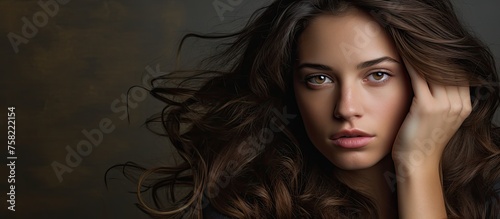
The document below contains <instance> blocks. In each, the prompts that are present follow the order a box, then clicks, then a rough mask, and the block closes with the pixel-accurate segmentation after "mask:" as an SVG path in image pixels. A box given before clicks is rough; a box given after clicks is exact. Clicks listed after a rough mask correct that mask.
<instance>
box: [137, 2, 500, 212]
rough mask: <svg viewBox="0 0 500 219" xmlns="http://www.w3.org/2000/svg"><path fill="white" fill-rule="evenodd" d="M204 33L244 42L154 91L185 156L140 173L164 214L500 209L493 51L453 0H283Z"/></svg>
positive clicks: (147, 206)
mask: <svg viewBox="0 0 500 219" xmlns="http://www.w3.org/2000/svg"><path fill="white" fill-rule="evenodd" d="M192 36H195V37H201V38H216V39H230V40H232V41H230V42H229V43H228V44H223V45H227V48H226V50H224V51H223V52H222V53H221V54H220V55H219V56H216V57H213V58H212V59H209V60H208V62H206V63H209V64H210V65H207V66H206V67H205V70H203V71H193V72H192V73H193V74H192V75H191V76H189V77H187V76H184V75H183V76H181V78H182V77H186V79H185V80H182V82H181V83H179V84H178V85H176V86H156V87H155V88H154V89H152V90H151V93H152V95H154V96H155V97H157V98H158V99H160V100H162V101H164V102H165V103H167V107H166V108H165V109H164V110H163V111H162V112H161V114H160V115H159V116H158V117H157V118H156V119H153V120H151V121H150V122H154V121H161V123H162V125H163V127H164V131H165V132H166V135H167V136H168V137H169V139H170V140H171V142H172V144H173V146H174V147H175V148H176V150H177V151H178V153H179V155H180V157H181V158H182V162H180V163H179V164H178V165H177V166H173V167H160V168H155V169H150V170H147V171H145V172H144V173H143V174H142V175H141V178H140V180H139V182H138V184H139V187H138V193H139V194H138V196H139V202H140V203H139V206H140V207H141V208H142V209H143V210H145V211H146V212H147V213H149V214H150V215H152V216H158V217H162V216H165V217H167V216H172V217H184V218H200V217H203V216H206V217H208V218H211V217H221V218H223V217H229V218H271V217H272V218H274V217H276V218H398V217H400V218H445V217H450V218H497V217H499V216H500V215H499V212H500V208H499V203H498V200H499V198H500V197H499V196H498V195H497V194H496V193H495V192H496V191H495V182H497V181H498V180H499V179H500V169H499V168H498V167H499V164H500V147H499V140H500V139H499V135H498V131H497V129H496V126H494V125H493V124H492V117H493V114H494V112H495V110H496V108H497V105H498V98H499V97H498V93H499V90H498V89H499V88H498V77H497V74H496V69H495V65H494V60H493V58H492V56H491V54H490V52H489V51H488V50H487V48H486V47H485V46H484V45H483V44H481V43H480V42H479V40H477V39H476V38H474V37H473V36H471V35H470V34H469V33H468V32H467V31H466V30H464V28H463V27H462V26H461V24H460V23H459V22H458V19H457V17H456V16H455V14H454V11H453V8H452V5H451V3H450V2H449V1H447V0H445V1H434V0H432V1H431V0H411V1H386V0H351V1H347V0H281V1H275V2H274V3H272V4H271V5H269V6H268V7H265V8H263V9H262V10H259V11H257V12H256V13H255V14H254V16H253V17H252V18H251V19H250V22H249V23H248V25H247V26H246V27H245V28H244V29H242V30H241V31H239V32H237V33H235V34H232V35H227V36H197V35H188V36H186V37H185V38H188V37H192ZM181 45H182V43H181ZM177 73H181V72H177ZM182 73H184V74H185V73H186V72H182ZM174 78H178V77H174V74H170V75H166V76H164V77H161V78H158V79H156V80H154V81H153V83H152V84H155V85H159V84H160V83H158V82H161V81H169V83H170V81H171V80H172V79H174ZM200 79H203V80H205V81H204V83H203V86H201V87H195V86H188V84H189V83H187V82H190V81H195V80H200ZM149 124H151V123H149ZM158 174H159V175H158ZM153 175H154V176H153ZM143 187H145V188H153V200H154V202H153V203H148V202H147V201H145V200H144V199H143V194H141V191H142V188H143ZM161 188H166V190H159V189H161ZM160 191H162V192H160ZM163 191H165V193H163Z"/></svg>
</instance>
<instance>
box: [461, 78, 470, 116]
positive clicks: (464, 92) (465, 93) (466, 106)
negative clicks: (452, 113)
mask: <svg viewBox="0 0 500 219" xmlns="http://www.w3.org/2000/svg"><path fill="white" fill-rule="evenodd" d="M458 93H459V95H460V99H461V100H462V105H463V107H462V113H461V114H460V116H461V117H462V118H463V119H465V118H466V117H467V116H469V114H470V113H471V111H472V102H471V97H470V87H469V86H461V87H458Z"/></svg>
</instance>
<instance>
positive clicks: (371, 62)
mask: <svg viewBox="0 0 500 219" xmlns="http://www.w3.org/2000/svg"><path fill="white" fill-rule="evenodd" d="M381 62H394V63H399V61H398V60H396V59H394V58H391V57H389V56H384V57H380V58H377V59H373V60H368V61H365V62H362V63H359V64H358V65H357V66H356V68H357V69H363V68H368V67H370V66H373V65H376V64H379V63H381ZM302 68H312V69H316V70H323V71H333V70H332V68H331V67H330V66H327V65H322V64H316V63H302V64H300V65H299V66H297V68H296V69H297V70H300V69H302Z"/></svg>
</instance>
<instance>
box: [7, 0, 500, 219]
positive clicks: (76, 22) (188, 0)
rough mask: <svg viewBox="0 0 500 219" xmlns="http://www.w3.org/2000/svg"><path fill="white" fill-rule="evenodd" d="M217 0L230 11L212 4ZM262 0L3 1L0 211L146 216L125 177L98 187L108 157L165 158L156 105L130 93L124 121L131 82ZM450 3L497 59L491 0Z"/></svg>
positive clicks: (161, 68) (232, 25)
mask: <svg viewBox="0 0 500 219" xmlns="http://www.w3.org/2000/svg"><path fill="white" fill-rule="evenodd" d="M214 2H218V3H222V4H227V5H228V6H229V9H230V10H228V11H225V12H223V13H220V11H219V13H218V11H217V10H216V9H215V8H214V6H213V4H214ZM231 2H233V3H234V2H238V1H231ZM268 2H269V1H265V0H259V1H255V0H241V1H239V3H238V4H233V5H231V4H230V3H229V1H227V0H142V1H134V0H121V1H118V0H79V1H78V0H57V1H56V0H22V1H21V0H0V36H1V37H0V58H1V59H0V75H1V80H0V84H1V87H2V88H1V89H2V92H1V94H0V98H1V99H0V100H1V107H2V108H1V109H0V112H1V113H0V115H2V120H1V121H3V122H1V124H2V125H1V126H0V130H1V132H2V134H1V137H0V139H2V145H4V146H2V149H1V151H2V152H1V155H2V156H1V157H0V160H1V161H0V164H1V168H0V194H2V195H0V197H1V198H0V201H1V202H2V203H3V204H2V206H1V207H2V209H1V210H0V212H1V213H0V218H147V217H146V216H145V215H144V214H142V213H141V212H140V211H139V210H137V208H135V206H134V205H133V203H134V202H135V201H136V199H135V196H134V195H131V194H127V193H126V191H127V190H129V189H131V188H133V187H132V185H131V184H129V183H127V182H126V181H123V180H113V181H111V182H110V184H111V189H110V190H106V189H105V187H104V172H105V171H106V169H107V168H108V167H110V166H112V165H114V164H117V163H124V162H126V161H136V162H139V163H142V164H145V165H149V166H152V165H154V164H158V163H168V162H171V160H172V159H171V155H170V154H171V153H170V150H169V148H168V147H167V145H168V141H167V140H165V139H163V138H159V137H156V136H155V135H153V134H151V133H149V132H148V131H147V130H146V129H145V128H144V127H143V126H142V124H143V122H144V120H145V119H146V118H147V117H148V116H149V115H151V114H153V113H155V112H157V111H158V110H159V107H160V106H161V105H159V104H158V103H157V102H156V101H154V100H153V99H152V98H151V97H147V96H145V92H144V91H141V90H132V91H131V93H130V95H129V101H130V102H129V104H130V105H129V109H130V124H129V123H128V122H127V119H126V116H125V115H126V114H125V109H126V108H125V100H126V98H127V95H126V94H127V90H128V88H129V87H131V86H133V85H146V84H143V81H144V80H147V79H148V78H151V77H152V76H155V75H158V74H161V73H162V72H166V71H168V70H171V68H172V63H173V62H172V58H173V56H174V55H175V49H176V45H177V43H178V41H179V38H180V37H181V36H182V35H183V34H185V33H188V32H197V33H210V32H214V31H219V32H221V31H234V30H236V29H237V27H239V26H241V25H242V24H243V22H244V21H245V20H246V18H248V16H249V15H250V14H251V12H252V11H254V10H255V9H256V8H258V7H260V6H263V5H265V4H267V3H268ZM454 2H455V5H456V6H457V11H458V13H459V16H460V17H461V18H462V20H463V21H464V22H465V23H466V24H467V26H468V27H469V28H470V29H471V30H473V31H474V32H475V33H476V34H477V35H478V36H479V37H480V38H481V39H483V40H484V41H485V42H486V43H487V44H488V45H489V46H490V48H491V49H492V50H493V52H494V54H495V56H496V58H497V62H499V61H498V60H499V59H498V57H500V44H499V43H500V29H499V25H498V21H500V14H499V13H498V12H497V11H498V9H499V8H500V7H499V5H500V4H499V1H496V0H481V1H465V0H459V1H454ZM203 54H206V50H202V51H199V52H191V53H188V54H187V55H186V56H185V57H199V56H200V55H203ZM188 60H189V59H188ZM497 66H498V64H497ZM9 106H15V107H16V109H15V113H16V150H15V153H16V154H15V155H16V156H17V160H16V166H15V167H16V169H15V179H16V182H15V205H16V206H15V210H16V211H15V212H11V211H9V210H7V207H8V206H9V205H10V204H9V203H8V202H6V200H8V199H9V195H6V194H7V193H9V192H10V189H9V186H10V185H11V184H10V183H8V176H9V175H10V173H9V172H10V169H9V167H8V166H6V164H7V163H8V162H9V161H8V160H7V156H8V154H7V146H6V145H5V142H6V137H7V135H6V133H7V125H6V124H7V116H6V114H7V107H9ZM497 121H498V120H497ZM54 167H56V168H57V171H54Z"/></svg>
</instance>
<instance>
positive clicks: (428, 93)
mask: <svg viewBox="0 0 500 219" xmlns="http://www.w3.org/2000/svg"><path fill="white" fill-rule="evenodd" d="M405 65H406V68H407V70H408V74H409V75H410V78H411V83H412V86H413V92H414V98H413V102H412V105H411V107H410V111H409V112H408V115H407V116H406V118H405V120H404V121H403V124H402V125H401V128H400V130H399V133H398V135H397V136H396V139H395V142H394V145H393V148H392V158H393V160H394V167H395V170H396V177H397V182H398V183H397V191H398V208H399V217H400V218H405V219H408V218H446V207H445V204H444V196H443V189H442V186H441V179H440V165H439V164H440V160H441V155H442V154H443V151H444V148H445V146H446V145H447V144H448V142H449V140H450V139H451V137H452V136H453V135H454V134H455V133H456V131H457V130H458V128H459V127H460V125H461V124H462V122H463V121H464V120H465V118H467V116H469V114H470V112H471V103H470V94H469V87H468V86H464V87H456V86H443V85H438V84H433V83H428V82H427V81H426V80H425V79H424V78H422V77H420V76H419V75H418V74H417V72H415V70H414V69H413V67H412V66H410V65H409V64H408V62H405Z"/></svg>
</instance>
